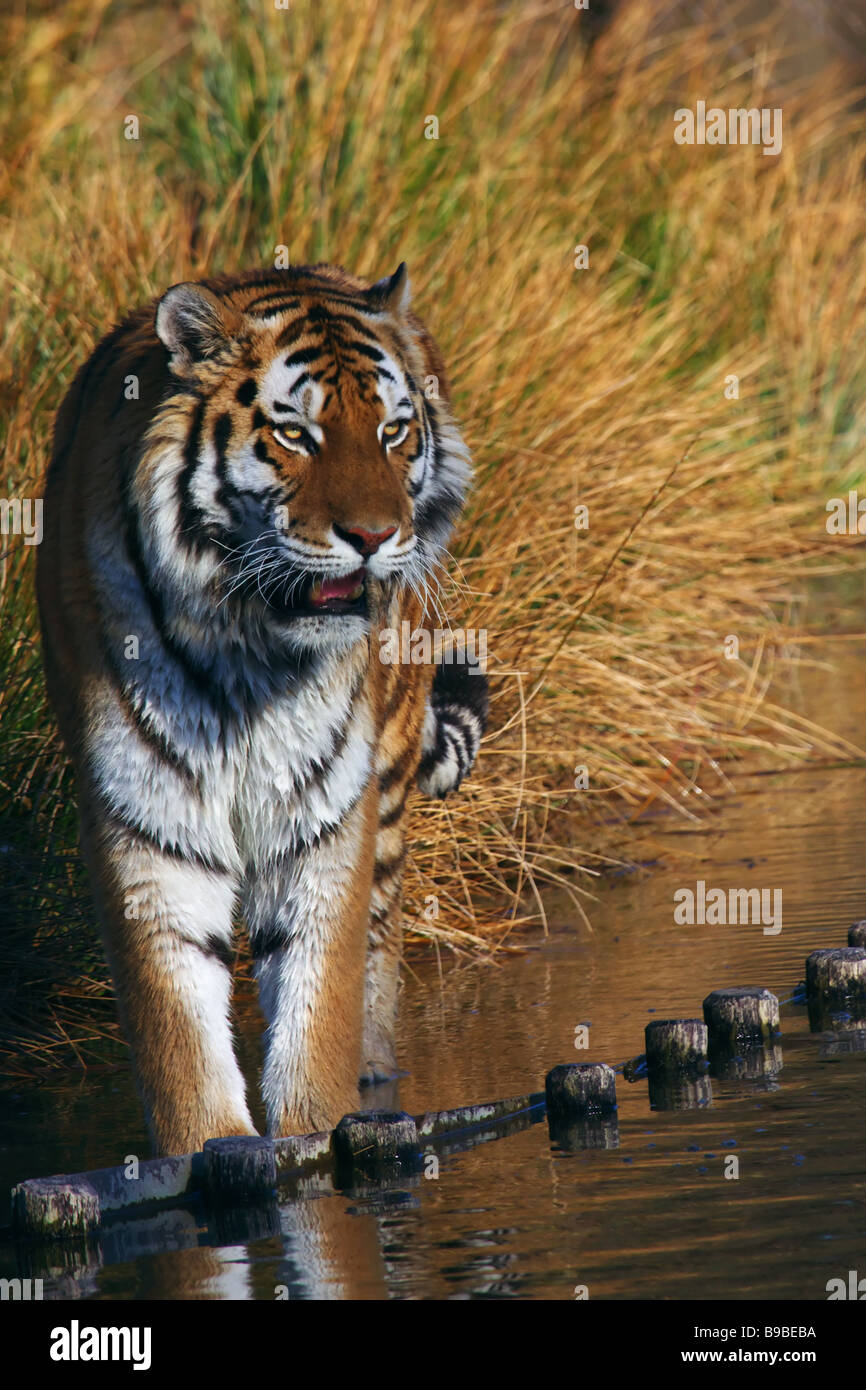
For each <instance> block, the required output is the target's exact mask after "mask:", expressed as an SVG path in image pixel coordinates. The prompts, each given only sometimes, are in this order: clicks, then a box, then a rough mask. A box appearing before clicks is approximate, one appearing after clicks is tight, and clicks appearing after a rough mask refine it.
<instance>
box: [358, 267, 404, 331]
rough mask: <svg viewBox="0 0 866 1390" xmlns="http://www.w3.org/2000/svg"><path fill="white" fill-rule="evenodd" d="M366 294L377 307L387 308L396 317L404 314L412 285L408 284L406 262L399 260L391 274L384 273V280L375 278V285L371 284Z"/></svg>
mask: <svg viewBox="0 0 866 1390" xmlns="http://www.w3.org/2000/svg"><path fill="white" fill-rule="evenodd" d="M366 294H367V298H368V299H369V300H370V301H371V303H372V304H374V305H375V307H376V308H377V309H387V310H388V312H389V313H391V314H394V315H395V317H397V318H399V317H400V315H401V314H405V312H406V310H407V309H408V308H409V301H410V299H411V298H412V286H411V285H410V284H409V271H408V270H407V268H406V262H405V261H401V262H400V264H399V265H398V267H397V269H396V270H395V271H394V274H393V275H386V276H385V278H384V280H377V281H376V283H375V285H371V286H370V288H369V289H368V290H367V291H366Z"/></svg>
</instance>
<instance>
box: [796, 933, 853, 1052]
mask: <svg viewBox="0 0 866 1390" xmlns="http://www.w3.org/2000/svg"><path fill="white" fill-rule="evenodd" d="M806 997H807V1002H808V1005H809V1026H810V1027H811V1029H812V1031H813V1032H818V1031H819V1030H820V1029H822V1028H825V1027H827V1026H829V1025H831V1024H835V1025H836V1026H837V1027H838V1026H839V1025H840V1024H841V1025H843V1026H844V1025H846V1024H849V1023H854V1024H855V1025H856V1023H857V1022H858V1021H859V1020H862V1019H864V1018H866V949H864V947H862V946H841V947H839V948H838V949H836V950H829V951H813V952H812V954H811V955H810V956H808V957H807V959H806ZM840 1016H841V1017H840Z"/></svg>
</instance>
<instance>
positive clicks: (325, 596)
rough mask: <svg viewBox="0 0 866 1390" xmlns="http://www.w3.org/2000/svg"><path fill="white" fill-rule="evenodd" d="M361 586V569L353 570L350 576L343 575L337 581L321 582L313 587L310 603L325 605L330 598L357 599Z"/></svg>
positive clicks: (362, 578) (362, 574) (362, 573)
mask: <svg viewBox="0 0 866 1390" xmlns="http://www.w3.org/2000/svg"><path fill="white" fill-rule="evenodd" d="M363 584H364V570H363V568H362V569H357V570H354V571H353V572H352V574H344V575H342V576H341V577H340V578H339V579H326V580H323V582H322V583H320V584H314V585H313V588H312V590H311V592H310V602H311V603H327V602H328V601H329V600H330V599H332V598H358V597H359V595H360V591H361V589H362V587H363Z"/></svg>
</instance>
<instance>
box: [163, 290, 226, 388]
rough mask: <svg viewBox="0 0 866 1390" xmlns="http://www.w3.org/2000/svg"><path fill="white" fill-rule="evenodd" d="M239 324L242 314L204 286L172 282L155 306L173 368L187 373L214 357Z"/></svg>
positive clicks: (184, 373)
mask: <svg viewBox="0 0 866 1390" xmlns="http://www.w3.org/2000/svg"><path fill="white" fill-rule="evenodd" d="M238 325H239V316H238V315H237V313H236V312H235V311H234V310H233V309H232V308H230V306H229V305H228V304H225V303H224V302H223V301H222V300H221V299H218V298H217V296H216V295H215V294H212V293H211V291H210V290H208V289H205V287H204V285H193V284H183V285H172V287H171V289H169V290H166V292H165V294H164V295H163V296H162V299H161V300H160V301H159V304H158V305H157V309H156V333H157V337H158V338H159V339H160V341H161V342H162V343H163V344H164V345H165V346H166V347H167V348H168V350H169V352H170V353H171V364H170V365H171V369H172V371H173V372H176V373H177V375H178V376H184V375H186V373H187V372H188V371H189V370H190V368H191V367H192V366H193V365H194V364H195V363H196V362H199V361H200V360H201V359H202V358H203V357H213V355H214V353H215V352H217V351H218V350H219V348H221V347H222V346H223V345H224V344H225V343H226V342H228V340H229V339H230V338H231V336H232V334H233V333H234V332H235V331H236V330H237V328H238Z"/></svg>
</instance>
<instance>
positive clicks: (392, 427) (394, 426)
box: [382, 420, 403, 439]
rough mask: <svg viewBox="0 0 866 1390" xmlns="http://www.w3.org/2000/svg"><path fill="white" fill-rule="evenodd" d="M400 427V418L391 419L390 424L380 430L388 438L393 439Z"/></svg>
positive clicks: (401, 423) (401, 425) (401, 424)
mask: <svg viewBox="0 0 866 1390" xmlns="http://www.w3.org/2000/svg"><path fill="white" fill-rule="evenodd" d="M402 428H403V422H402V421H401V420H392V421H391V422H390V424H388V425H386V426H385V428H384V429H383V430H382V433H383V434H384V435H385V436H386V437H387V438H388V439H393V438H394V436H395V435H396V434H399V433H400V431H401V429H402Z"/></svg>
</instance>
